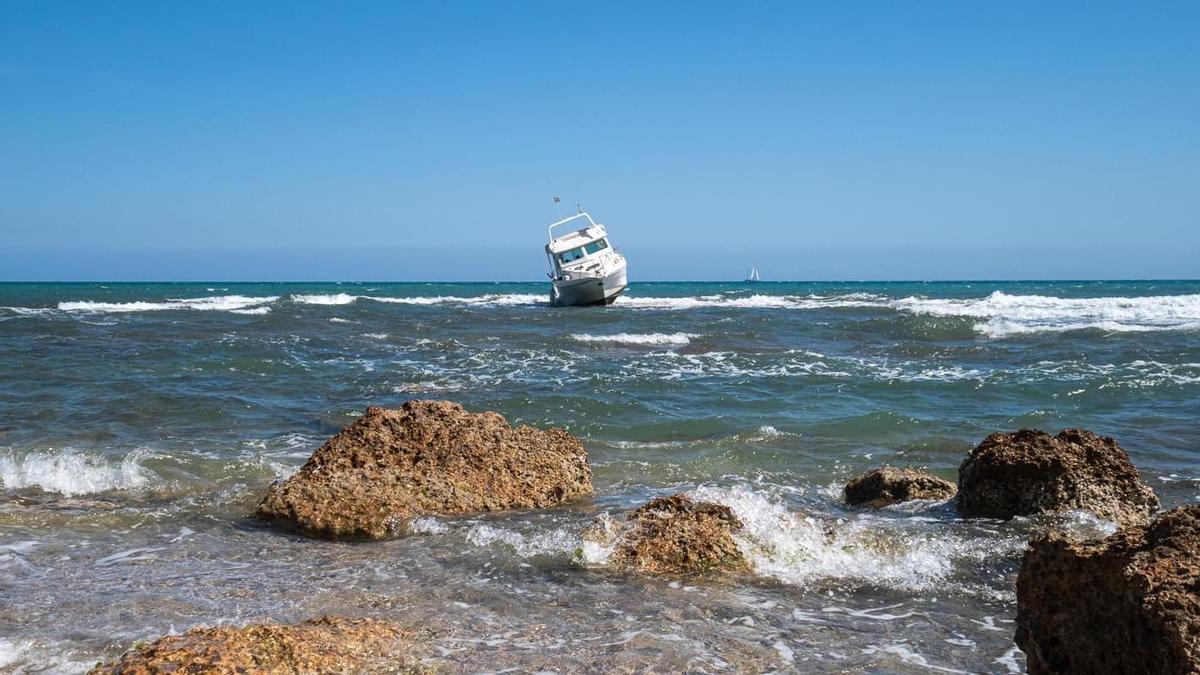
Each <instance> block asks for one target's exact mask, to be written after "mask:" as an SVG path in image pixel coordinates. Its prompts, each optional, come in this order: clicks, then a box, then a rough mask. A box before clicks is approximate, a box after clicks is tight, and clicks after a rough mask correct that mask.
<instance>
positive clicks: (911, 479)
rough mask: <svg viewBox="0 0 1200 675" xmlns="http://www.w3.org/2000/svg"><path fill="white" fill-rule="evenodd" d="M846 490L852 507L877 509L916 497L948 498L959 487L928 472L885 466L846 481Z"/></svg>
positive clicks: (848, 501) (844, 489)
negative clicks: (863, 505) (865, 506)
mask: <svg viewBox="0 0 1200 675" xmlns="http://www.w3.org/2000/svg"><path fill="white" fill-rule="evenodd" d="M843 492H844V493H845V495H846V503H847V504H849V505H850V506H858V505H860V504H866V505H867V506H871V507H874V508H877V509H878V508H881V507H884V506H887V505H888V504H895V503H898V502H907V501H911V500H914V499H936V500H942V499H949V498H951V497H953V496H954V494H955V493H956V492H958V488H957V487H955V485H954V483H951V482H950V481H948V480H945V479H942V478H938V477H937V476H935V475H933V474H931V473H928V472H925V471H920V470H917V469H899V468H896V467H893V466H883V467H880V468H878V469H871V470H870V471H868V472H866V473H864V474H863V475H861V476H859V477H858V478H855V479H854V480H852V481H850V482H849V483H846V487H845V488H843Z"/></svg>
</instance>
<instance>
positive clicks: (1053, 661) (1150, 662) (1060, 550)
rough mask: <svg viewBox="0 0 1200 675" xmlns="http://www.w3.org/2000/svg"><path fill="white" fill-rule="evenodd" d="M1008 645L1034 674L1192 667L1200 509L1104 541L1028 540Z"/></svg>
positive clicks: (1198, 646) (1198, 660) (1055, 536)
mask: <svg viewBox="0 0 1200 675" xmlns="http://www.w3.org/2000/svg"><path fill="white" fill-rule="evenodd" d="M1016 642H1017V645H1018V646H1019V647H1020V648H1021V649H1022V650H1024V651H1025V655H1026V658H1027V660H1028V667H1029V672H1030V673H1033V674H1034V675H1038V674H1040V673H1068V672H1070V673H1114V674H1119V673H1196V672H1200V506H1187V507H1183V508H1179V509H1174V510H1172V511H1168V512H1166V513H1164V514H1162V515H1161V516H1159V517H1158V518H1157V519H1156V520H1155V521H1154V522H1153V523H1151V524H1150V525H1148V526H1130V527H1126V528H1124V529H1121V530H1118V531H1117V532H1116V533H1115V534H1113V535H1112V536H1110V537H1108V538H1106V539H1099V540H1091V541H1083V542H1080V541H1074V540H1071V539H1070V538H1069V537H1067V536H1066V535H1064V534H1062V533H1059V532H1052V533H1049V534H1043V535H1041V536H1039V537H1037V538H1036V539H1034V540H1033V542H1032V543H1031V544H1030V547H1029V549H1028V550H1027V551H1026V552H1025V559H1024V561H1023V563H1022V565H1021V572H1020V574H1019V576H1018V578H1017V634H1016Z"/></svg>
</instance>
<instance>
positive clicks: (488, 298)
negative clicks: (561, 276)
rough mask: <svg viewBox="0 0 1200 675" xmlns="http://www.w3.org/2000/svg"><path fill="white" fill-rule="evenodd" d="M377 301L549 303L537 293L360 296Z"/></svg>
mask: <svg viewBox="0 0 1200 675" xmlns="http://www.w3.org/2000/svg"><path fill="white" fill-rule="evenodd" d="M360 297H362V298H365V299H367V300H374V301H375V302H388V303H393V304H402V305H480V306H497V307H500V306H511V305H545V304H548V300H547V297H548V296H547V294H536V293H489V294H486V295H475V296H465V297H464V296H457V295H437V296H430V297H406V298H393V297H386V296H376V295H364V296H360Z"/></svg>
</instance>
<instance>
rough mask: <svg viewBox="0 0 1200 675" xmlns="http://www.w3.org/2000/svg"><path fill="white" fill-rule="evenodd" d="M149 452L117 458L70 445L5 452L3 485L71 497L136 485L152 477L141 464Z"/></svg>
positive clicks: (0, 459) (0, 468) (0, 466)
mask: <svg viewBox="0 0 1200 675" xmlns="http://www.w3.org/2000/svg"><path fill="white" fill-rule="evenodd" d="M148 454H149V452H148V451H146V450H136V451H134V452H132V453H130V454H129V455H126V456H125V457H124V458H122V459H121V460H119V461H114V460H111V459H108V458H105V457H101V456H97V455H92V454H86V453H82V452H78V451H76V450H72V449H69V448H68V449H64V450H46V451H38V452H31V453H29V454H25V455H18V454H16V453H14V452H12V451H6V452H4V453H3V454H0V485H3V487H4V489H7V490H14V489H18V488H27V487H38V488H41V489H43V490H45V491H47V492H57V493H59V494H62V495H64V496H68V497H72V496H75V495H83V494H91V493H94V492H104V491H106V490H124V489H129V488H136V487H139V486H142V485H145V484H146V483H148V482H149V481H150V480H151V479H152V477H153V473H152V472H150V470H148V469H146V468H145V467H143V466H142V464H141V462H142V460H143V459H144V458H145V457H146V456H147V455H148Z"/></svg>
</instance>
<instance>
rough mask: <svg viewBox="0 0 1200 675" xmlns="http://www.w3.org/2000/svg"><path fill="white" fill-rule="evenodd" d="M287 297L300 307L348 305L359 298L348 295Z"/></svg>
mask: <svg viewBox="0 0 1200 675" xmlns="http://www.w3.org/2000/svg"><path fill="white" fill-rule="evenodd" d="M289 297H290V298H291V300H292V302H298V303H300V304H302V305H348V304H350V303H352V302H354V301H355V300H357V299H358V298H359V296H357V295H350V294H349V293H333V294H326V295H322V294H316V295H292V296H289Z"/></svg>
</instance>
